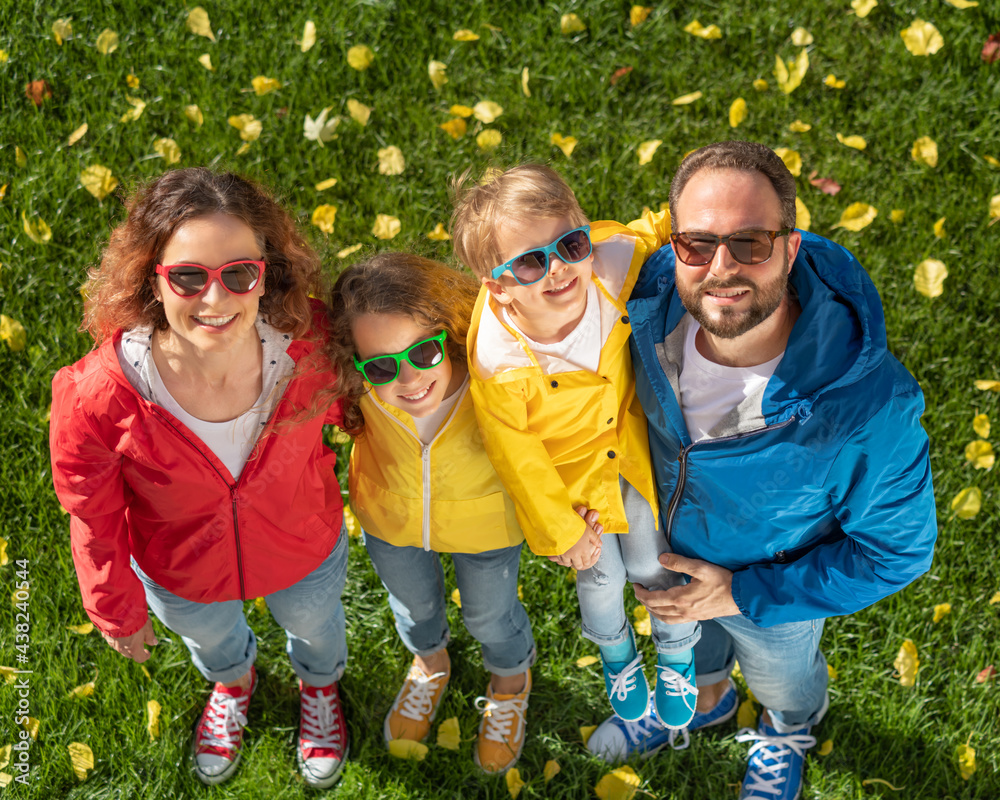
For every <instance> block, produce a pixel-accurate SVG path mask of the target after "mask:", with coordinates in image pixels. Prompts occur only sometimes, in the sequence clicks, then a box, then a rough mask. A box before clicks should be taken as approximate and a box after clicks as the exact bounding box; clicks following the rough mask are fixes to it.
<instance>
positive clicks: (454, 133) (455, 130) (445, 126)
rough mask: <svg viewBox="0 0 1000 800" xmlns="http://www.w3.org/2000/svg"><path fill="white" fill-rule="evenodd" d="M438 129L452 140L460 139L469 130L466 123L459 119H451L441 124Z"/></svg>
mask: <svg viewBox="0 0 1000 800" xmlns="http://www.w3.org/2000/svg"><path fill="white" fill-rule="evenodd" d="M438 127H439V128H440V129H441V130H443V131H444V132H445V133H447V134H448V135H449V136H450V137H451V138H452V139H461V138H462V137H463V136H465V132H466V131H467V130H468V129H469V126H468V123H466V121H465V120H464V119H462V118H461V117H453V118H452V119H450V120H448V121H447V122H442V123H441V124H440V125H438Z"/></svg>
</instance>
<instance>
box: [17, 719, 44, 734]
mask: <svg viewBox="0 0 1000 800" xmlns="http://www.w3.org/2000/svg"><path fill="white" fill-rule="evenodd" d="M41 724H42V722H41V720H38V719H35V718H34V717H28V718H27V719H25V720H24V722H22V723H21V727H22V728H24V729H25V730H26V731H27V732H28V735H29V736H30V737H31V738H32V739H37V738H38V728H39V727H40V726H41Z"/></svg>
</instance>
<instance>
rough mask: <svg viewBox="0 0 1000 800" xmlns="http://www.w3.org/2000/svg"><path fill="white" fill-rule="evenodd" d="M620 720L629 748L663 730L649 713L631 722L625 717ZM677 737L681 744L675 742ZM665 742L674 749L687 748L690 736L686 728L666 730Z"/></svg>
mask: <svg viewBox="0 0 1000 800" xmlns="http://www.w3.org/2000/svg"><path fill="white" fill-rule="evenodd" d="M619 719H621V717H619ZM622 722H623V723H624V725H625V736H626V738H627V739H628V741H629V745H630V749H631V748H636V747H639V746H640V745H641V744H642V743H643V742H645V741H646V740H647V739H648V738H649V737H650V736H652V735H654V734H656V733H659V732H660V731H662V730H663V726H662V725H661V724H660V722H659V720H657V719H656V718H655V717H653V716H651V715H647V716H645V717H642V718H641V719H637V720H636V721H635V722H631V721H629V720H627V719H623V720H622ZM677 739H681V740H682V742H681V744H677ZM667 744H669V745H670V746H671V747H672V748H673V749H674V750H687V749H688V746H689V745H690V744H691V736H690V734H689V733H688V729H687V728H681V729H680V730H670V731H668V732H667Z"/></svg>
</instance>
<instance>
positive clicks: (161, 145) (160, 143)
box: [153, 139, 181, 164]
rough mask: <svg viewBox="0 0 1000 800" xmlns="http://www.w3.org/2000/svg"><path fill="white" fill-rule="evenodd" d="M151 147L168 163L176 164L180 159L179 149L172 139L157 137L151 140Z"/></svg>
mask: <svg viewBox="0 0 1000 800" xmlns="http://www.w3.org/2000/svg"><path fill="white" fill-rule="evenodd" d="M153 149H154V150H155V151H156V152H157V153H159V154H160V155H161V156H163V160H164V161H166V162H167V163H168V164H176V163H178V162H179V161H180V160H181V149H180V147H178V146H177V142H175V141H174V140H173V139H157V140H156V141H155V142H153Z"/></svg>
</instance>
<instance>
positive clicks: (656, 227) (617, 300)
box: [452, 164, 701, 728]
mask: <svg viewBox="0 0 1000 800" xmlns="http://www.w3.org/2000/svg"><path fill="white" fill-rule="evenodd" d="M459 184H460V185H459V186H458V187H457V188H458V194H459V198H458V205H457V208H456V210H455V213H454V216H453V218H452V228H453V234H454V237H455V238H454V243H455V252H456V254H457V255H458V257H459V258H460V259H461V260H462V261H463V262H464V263H465V264H466V265H467V266H469V267H470V268H471V269H472V271H473V272H474V273H475V274H476V275H477V276H478V277H479V278H480V280H481V281H482V289H481V290H480V293H479V298H478V301H477V303H476V308H475V311H474V312H473V320H472V324H471V327H470V329H469V344H468V352H469V364H470V366H471V373H472V394H473V397H474V398H475V401H476V402H475V405H476V413H477V415H478V417H479V424H480V428H481V430H482V434H483V441H484V443H485V445H486V451H487V453H489V456H490V458H491V459H492V461H493V463H494V465H495V466H496V468H497V471H498V472H499V473H500V477H501V478H502V480H503V482H504V484H505V485H506V487H507V489H508V491H509V492H510V494H511V496H512V497H513V498H514V504H515V507H516V509H517V517H518V520H519V521H520V523H521V528H522V529H523V531H524V534H525V537H526V538H527V540H528V545H529V546H530V547H531V550H532V551H533V552H534V553H536V554H537V555H543V556H548V557H549V558H550V559H551V560H553V561H555V562H556V563H558V564H562V565H563V566H571V567H574V568H576V569H577V570H578V572H577V596H578V597H579V601H580V613H581V617H582V622H583V635H584V636H585V637H586V638H588V639H590V640H591V641H593V642H595V643H596V644H598V645H599V646H600V650H601V657H602V660H603V663H604V681H605V688H606V690H607V693H608V698H609V699H610V701H611V706H612V708H613V709H614V710H615V713H616V714H618V715H619V716H620V717H621V718H622V719H625V720H637V719H640V718H641V717H643V716H644V714H645V713H646V711H647V706H648V704H649V702H650V697H649V687H648V684H647V682H646V678H645V675H644V673H643V670H642V657H641V656H640V655H639V654H638V652H637V649H636V644H635V636H634V633H633V631H632V627H631V625H630V624H629V622H628V620H627V618H626V616H625V608H624V602H623V598H622V590H623V588H624V585H625V582H626V580H628V581H630V582H632V583H638V584H641V585H643V586H645V587H647V588H650V587H653V586H656V587H657V588H662V589H665V588H669V587H670V586H673V585H676V584H677V583H679V582H680V581H681V578H680V576H679V575H677V574H676V573H672V572H668V571H667V570H665V569H663V568H662V567H661V566H660V564H659V562H658V561H657V558H658V556H659V555H660V554H661V553H664V552H667V551H668V549H669V548H668V543H667V542H666V540H665V538H664V536H663V534H662V532H660V531H659V530H658V528H659V526H658V524H657V522H658V507H657V504H656V491H655V487H654V485H653V478H652V473H651V468H650V461H649V442H648V439H647V431H646V418H645V416H644V414H643V411H642V408H641V407H640V406H639V402H638V400H637V399H636V396H635V378H634V375H633V372H632V361H631V356H630V353H629V346H628V340H629V334H630V330H631V329H630V327H629V320H628V316H626V313H625V301H626V300H628V298H629V295H630V292H631V291H632V287H633V286H634V285H635V282H636V279H637V277H638V274H639V268H640V267H641V266H642V263H643V261H644V260H645V258H646V256H648V255H649V254H650V253H651V252H653V251H654V250H656V249H657V248H658V247H659V246H660V245H661V244H662V243H665V242H666V240H667V237H668V236H669V232H670V231H669V218H668V216H667V215H666V214H661V215H658V216H649V217H648V218H647V219H645V220H642V221H638V222H636V223H633V226H631V227H625V226H624V225H620V224H618V223H614V222H598V223H595V224H594V225H593V226H590V225H589V224H588V222H587V218H586V217H585V216H584V214H583V211H582V210H581V209H580V206H579V204H578V203H577V200H576V197H575V196H574V194H573V192H572V190H571V189H570V188H569V186H567V185H566V183H565V182H564V181H563V180H562V178H560V177H559V175H558V174H557V173H556V172H554V171H553V170H551V169H549V168H548V167H545V166H541V165H536V164H527V165H524V166H520V167H515V168H513V169H510V170H507V171H506V172H504V173H502V174H501V175H500V176H498V177H496V178H495V179H493V180H492V181H490V182H488V183H487V184H485V185H481V186H475V187H473V188H472V189H470V190H469V191H467V192H466V193H465V194H464V195H463V194H462V187H461V181H460V182H459ZM592 242H593V245H592ZM581 517H582V519H581ZM598 521H599V522H600V525H599V524H598ZM601 526H603V531H604V533H603V535H601ZM626 533H627V534H628V535H623V534H626ZM652 633H653V641H654V643H655V645H656V650H657V654H658V657H657V673H658V675H657V681H656V688H655V691H654V692H653V703H654V705H655V709H656V714H657V716H658V717H659V719H660V721H661V722H662V723H663V724H664V725H665V726H667V727H670V728H683V727H684V726H685V725H687V724H688V723H689V722H690V721H691V719H692V717H693V716H694V711H695V700H696V696H697V693H698V691H697V689H696V688H695V686H694V659H693V655H692V650H691V648H692V646H693V645H694V643H695V642H696V641H697V640H698V638H699V637H700V634H701V629H700V627H699V626H698V624H697V623H685V624H679V625H667V624H665V623H662V622H659V621H658V620H655V619H653V620H652Z"/></svg>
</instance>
